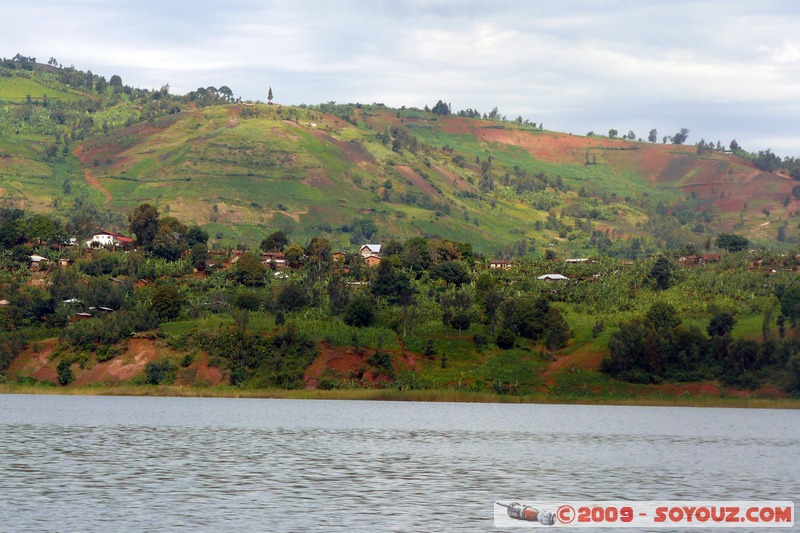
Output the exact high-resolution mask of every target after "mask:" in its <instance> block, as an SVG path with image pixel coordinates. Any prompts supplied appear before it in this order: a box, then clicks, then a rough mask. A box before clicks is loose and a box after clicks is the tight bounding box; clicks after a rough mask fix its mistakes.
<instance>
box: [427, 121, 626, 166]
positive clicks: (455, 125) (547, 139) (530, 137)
mask: <svg viewBox="0 0 800 533" xmlns="http://www.w3.org/2000/svg"><path fill="white" fill-rule="evenodd" d="M440 123H441V126H442V130H443V131H445V132H446V133H451V134H456V135H472V136H474V137H475V140H476V141H477V142H478V143H481V142H486V143H498V144H505V145H511V146H518V147H520V148H522V149H523V150H525V151H526V152H528V153H529V154H531V155H532V156H534V157H535V158H537V159H541V160H543V161H548V162H552V163H575V162H580V163H582V162H583V161H584V157H585V154H586V151H587V150H589V151H590V152H591V150H592V149H593V148H594V149H597V148H601V149H608V148H613V149H617V150H620V149H622V150H626V149H628V148H630V147H631V143H629V142H628V141H623V140H620V139H607V138H604V137H581V136H576V135H570V134H566V133H556V132H550V131H542V132H540V131H535V132H534V131H526V130H523V129H516V128H513V127H509V126H508V125H505V124H504V125H502V126H501V125H497V124H495V123H492V122H488V121H481V120H475V119H467V118H463V117H447V118H445V119H442V120H441V121H440Z"/></svg>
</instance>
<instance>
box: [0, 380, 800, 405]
mask: <svg viewBox="0 0 800 533" xmlns="http://www.w3.org/2000/svg"><path fill="white" fill-rule="evenodd" d="M0 394H63V395H72V396H174V397H187V398H280V399H301V400H372V401H396V402H402V401H407V402H473V403H530V404H534V403H539V404H572V405H636V406H664V407H734V408H757V409H800V399H764V398H736V397H715V396H692V395H682V396H678V397H670V396H664V395H660V394H656V395H651V396H638V397H624V398H615V397H613V396H601V397H585V396H581V397H577V396H555V395H552V394H533V395H524V396H509V395H498V394H492V393H480V392H461V391H450V390H442V391H439V390H413V391H399V390H396V389H348V390H328V391H324V390H283V389H241V388H237V387H229V386H221V387H177V386H150V385H119V386H93V387H52V386H42V385H19V384H14V383H9V384H2V385H0Z"/></svg>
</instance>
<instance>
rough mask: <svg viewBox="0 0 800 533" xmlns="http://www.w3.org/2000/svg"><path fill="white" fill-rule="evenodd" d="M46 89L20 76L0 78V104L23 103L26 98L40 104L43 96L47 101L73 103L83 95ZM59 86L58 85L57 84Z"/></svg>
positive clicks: (69, 91)
mask: <svg viewBox="0 0 800 533" xmlns="http://www.w3.org/2000/svg"><path fill="white" fill-rule="evenodd" d="M56 83H57V82H55V81H54V82H53V84H54V86H53V87H48V86H46V85H44V84H42V83H40V82H39V81H37V80H35V79H30V78H26V77H21V76H0V104H2V103H7V102H11V103H17V104H21V103H25V102H26V100H27V98H28V96H30V97H31V100H33V101H37V102H40V101H41V100H42V98H43V97H44V96H47V99H48V100H63V101H69V102H74V101H77V100H81V99H83V98H84V95H83V94H81V93H78V92H77V91H73V90H71V89H68V88H66V87H63V86H59V87H55V84H56ZM58 85H60V84H58Z"/></svg>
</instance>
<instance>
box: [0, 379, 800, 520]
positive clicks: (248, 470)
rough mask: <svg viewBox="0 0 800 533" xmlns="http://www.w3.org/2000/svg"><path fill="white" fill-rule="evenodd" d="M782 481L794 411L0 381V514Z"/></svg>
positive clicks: (442, 507) (746, 496) (113, 516)
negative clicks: (189, 392)
mask: <svg viewBox="0 0 800 533" xmlns="http://www.w3.org/2000/svg"><path fill="white" fill-rule="evenodd" d="M798 495H800V411H790V410H746V409H694V408H682V407H601V406H561V405H516V404H515V405H505V404H468V403H412V402H367V401H316V400H261V399H200V398H139V397H90V396H77V397H72V396H45V395H41V396H40V395H35V396H27V395H0V530H1V531H13V532H23V531H169V530H177V529H184V530H195V531H490V530H494V529H495V528H494V525H493V516H494V514H493V513H494V502H495V501H496V500H506V501H509V500H521V501H536V500H539V501H541V500H794V501H795V504H797V503H800V502H798V499H800V498H798ZM795 512H796V511H795ZM628 531H630V530H628ZM657 531H666V530H665V529H660V530H657ZM682 531H688V530H686V529H684V530H682ZM717 531H719V530H717ZM739 531H744V530H742V529H740V530H739ZM761 531H763V530H761ZM783 531H785V530H783Z"/></svg>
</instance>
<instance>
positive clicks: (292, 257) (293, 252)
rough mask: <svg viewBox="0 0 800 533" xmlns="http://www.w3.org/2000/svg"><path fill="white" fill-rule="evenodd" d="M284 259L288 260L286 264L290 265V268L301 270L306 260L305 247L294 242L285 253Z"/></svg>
mask: <svg viewBox="0 0 800 533" xmlns="http://www.w3.org/2000/svg"><path fill="white" fill-rule="evenodd" d="M283 255H284V257H285V258H286V264H287V265H289V267H290V268H299V267H300V266H302V264H303V261H304V260H305V258H306V254H305V251H304V250H303V247H302V246H300V245H299V244H297V243H296V242H293V243H292V244H290V245H289V246H287V247H286V249H285V250H284V252H283Z"/></svg>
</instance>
